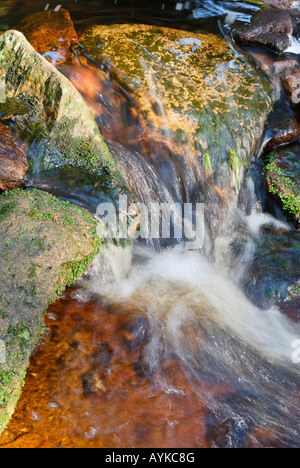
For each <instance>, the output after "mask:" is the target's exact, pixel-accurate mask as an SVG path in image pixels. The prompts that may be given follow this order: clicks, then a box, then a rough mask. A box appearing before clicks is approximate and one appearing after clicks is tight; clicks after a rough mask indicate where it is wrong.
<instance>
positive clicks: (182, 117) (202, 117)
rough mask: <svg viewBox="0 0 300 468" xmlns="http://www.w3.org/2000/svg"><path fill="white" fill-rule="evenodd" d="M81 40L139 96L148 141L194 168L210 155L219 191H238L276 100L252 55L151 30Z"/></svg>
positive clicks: (99, 32)
mask: <svg viewBox="0 0 300 468" xmlns="http://www.w3.org/2000/svg"><path fill="white" fill-rule="evenodd" d="M79 43H80V44H82V45H83V47H84V49H83V52H82V53H83V54H85V55H88V56H92V57H93V58H94V59H97V60H98V61H99V62H100V63H101V64H102V66H103V68H104V69H106V70H107V72H108V73H109V76H111V77H113V78H115V79H116V80H117V81H118V82H119V83H120V84H121V85H122V88H123V89H125V90H127V91H129V93H130V94H131V95H133V96H134V97H135V100H136V103H137V106H138V109H139V113H140V116H142V117H143V119H144V122H145V126H144V128H145V134H146V135H147V131H148V133H149V138H151V139H153V138H157V139H160V141H163V142H164V143H165V145H167V146H168V147H169V148H170V150H171V152H172V153H173V154H178V153H179V154H180V157H183V158H184V159H185V161H186V162H188V163H189V164H191V165H192V164H199V162H200V164H201V165H202V166H203V167H204V166H205V161H207V158H208V155H209V156H210V158H209V159H210V161H211V169H210V173H212V175H213V178H214V179H215V181H216V182H217V185H218V187H221V188H226V189H227V188H228V187H229V186H231V187H232V188H233V189H236V188H237V186H239V184H240V181H241V179H242V178H243V175H244V172H245V165H244V164H243V161H246V162H249V161H250V160H251V159H252V157H253V155H254V153H255V150H256V148H257V146H258V144H259V142H260V139H261V136H262V133H263V129H264V125H265V122H266V118H267V115H268V113H269V111H270V109H271V106H272V103H273V99H274V96H273V93H272V91H271V89H270V86H269V84H268V82H267V80H266V78H265V77H264V76H263V75H262V73H261V71H260V70H259V69H258V68H257V66H256V65H254V64H253V63H252V62H251V61H250V59H249V58H246V57H245V55H243V53H242V52H240V51H238V50H234V48H233V47H232V46H231V45H228V44H227V43H226V41H225V40H224V39H223V38H221V37H219V36H216V35H213V34H200V33H191V32H187V31H180V30H175V29H167V28H163V27H157V26H147V25H134V24H131V25H128V24H126V25H114V26H93V27H90V28H88V29H87V30H85V31H84V32H83V33H82V34H81V35H80V37H79ZM229 149H231V150H234V151H235V152H236V154H237V156H238V159H237V164H238V167H239V170H238V171H237V172H235V175H234V174H233V171H232V167H231V162H230V158H229V154H228V150H229ZM237 177H238V179H239V180H238V181H237V180H236V178H237Z"/></svg>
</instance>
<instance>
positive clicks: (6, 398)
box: [0, 190, 101, 432]
mask: <svg viewBox="0 0 300 468" xmlns="http://www.w3.org/2000/svg"><path fill="white" fill-rule="evenodd" d="M0 225H1V237H0V277H1V281H0V345H1V346H0V432H1V431H2V430H3V429H4V428H5V426H6V424H7V423H8V421H9V419H10V417H11V415H12V413H13V411H14V408H15V405H16V402H17V400H18V397H19V395H20V392H21V389H22V385H23V380H24V377H25V374H26V369H27V367H28V364H29V357H30V355H31V353H32V350H33V348H34V346H35V344H36V342H37V340H38V339H39V337H40V335H41V331H42V327H43V320H42V318H43V313H44V312H45V311H46V309H47V308H48V305H49V304H50V303H52V302H53V301H54V300H55V299H56V298H58V297H59V295H60V294H61V293H62V291H63V290H64V289H65V287H66V286H67V285H71V284H72V283H73V282H74V281H75V280H76V279H77V278H78V277H79V276H80V275H81V274H82V273H83V272H84V271H85V270H86V268H87V266H88V265H89V263H90V262H91V261H92V260H93V259H94V257H95V256H96V255H97V254H98V253H99V250H100V246H101V241H100V239H99V237H98V236H97V232H96V231H97V222H96V221H95V220H94V219H93V218H92V216H91V215H90V214H89V213H88V212H87V211H85V210H83V209H81V208H79V207H77V206H74V205H72V204H70V203H68V202H64V201H60V200H58V199H57V198H55V197H53V196H52V195H49V194H47V193H45V192H41V191H37V190H32V191H22V190H14V191H11V192H6V193H5V194H3V195H2V196H1V197H0Z"/></svg>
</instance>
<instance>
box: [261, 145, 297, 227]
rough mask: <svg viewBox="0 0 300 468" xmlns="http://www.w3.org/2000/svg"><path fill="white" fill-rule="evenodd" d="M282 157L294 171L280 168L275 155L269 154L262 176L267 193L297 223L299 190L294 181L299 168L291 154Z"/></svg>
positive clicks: (286, 153)
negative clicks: (265, 182) (264, 177)
mask: <svg viewBox="0 0 300 468" xmlns="http://www.w3.org/2000/svg"><path fill="white" fill-rule="evenodd" d="M284 157H285V159H286V161H287V162H289V163H290V167H294V169H295V171H294V170H289V168H283V167H280V166H279V165H278V161H277V155H276V153H271V154H270V155H268V157H267V161H266V165H265V169H264V174H265V176H266V181H267V183H268V188H269V192H270V193H271V194H272V195H274V196H275V197H276V198H278V199H279V200H280V202H281V204H282V208H283V210H284V211H286V212H287V213H289V214H290V215H292V216H293V217H294V218H295V219H296V221H297V222H298V223H299V222H300V189H299V184H298V183H296V179H295V177H297V169H298V170H299V167H297V160H296V159H295V156H294V155H293V154H292V153H288V152H285V153H284Z"/></svg>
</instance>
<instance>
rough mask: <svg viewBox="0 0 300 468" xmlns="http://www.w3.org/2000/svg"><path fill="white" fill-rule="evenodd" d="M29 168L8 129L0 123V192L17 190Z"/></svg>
mask: <svg viewBox="0 0 300 468" xmlns="http://www.w3.org/2000/svg"><path fill="white" fill-rule="evenodd" d="M28 169H29V166H28V162H27V159H26V157H25V156H24V154H23V153H22V151H20V150H19V148H18V147H17V146H16V144H15V142H14V141H13V139H12V134H11V131H10V130H9V128H7V127H5V126H4V125H3V124H1V123H0V190H11V189H16V188H19V187H20V185H21V183H22V181H23V179H24V177H25V175H26V172H27V171H28Z"/></svg>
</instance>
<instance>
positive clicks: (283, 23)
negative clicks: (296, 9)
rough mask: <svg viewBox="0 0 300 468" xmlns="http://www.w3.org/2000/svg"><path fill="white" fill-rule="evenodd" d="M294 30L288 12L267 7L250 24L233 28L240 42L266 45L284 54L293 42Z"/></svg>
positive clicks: (234, 34) (256, 14)
mask: <svg viewBox="0 0 300 468" xmlns="http://www.w3.org/2000/svg"><path fill="white" fill-rule="evenodd" d="M293 31H294V27H293V19H292V17H291V15H290V14H289V13H288V12H286V11H283V10H276V9H267V10H260V11H258V12H257V13H255V14H254V16H253V17H252V20H251V24H250V25H247V26H242V27H238V28H233V30H232V33H233V37H234V40H235V41H236V42H237V43H238V44H243V45H250V44H254V45H260V46H266V47H270V48H271V49H273V50H275V51H276V52H278V53H279V54H282V53H283V52H284V51H285V50H286V49H287V48H288V47H290V46H291V44H292V39H293Z"/></svg>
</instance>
